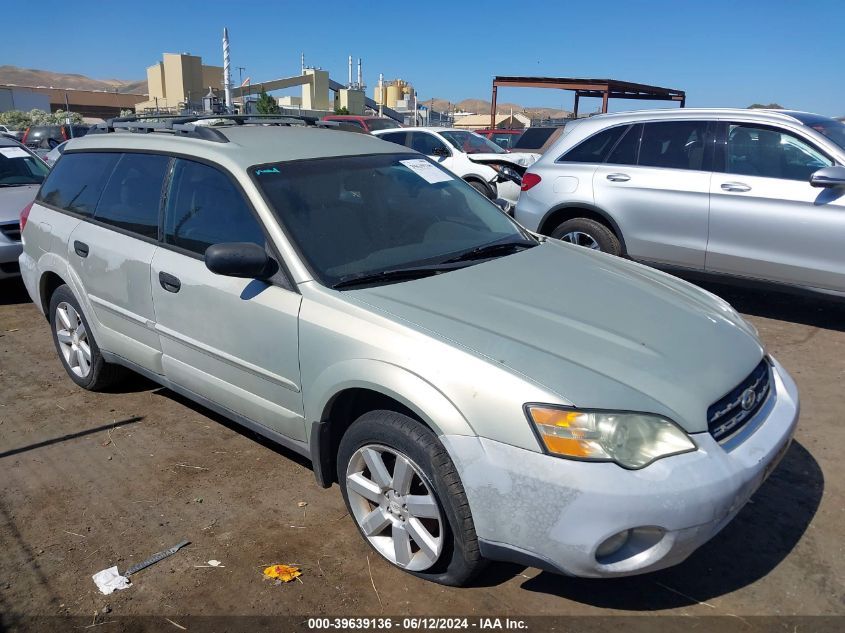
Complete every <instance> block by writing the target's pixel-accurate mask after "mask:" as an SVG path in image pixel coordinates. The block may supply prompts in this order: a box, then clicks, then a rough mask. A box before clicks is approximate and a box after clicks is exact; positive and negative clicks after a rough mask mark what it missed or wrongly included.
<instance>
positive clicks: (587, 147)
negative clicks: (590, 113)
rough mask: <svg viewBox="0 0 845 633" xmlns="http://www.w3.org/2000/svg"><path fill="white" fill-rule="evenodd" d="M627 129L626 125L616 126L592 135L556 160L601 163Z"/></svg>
mask: <svg viewBox="0 0 845 633" xmlns="http://www.w3.org/2000/svg"><path fill="white" fill-rule="evenodd" d="M627 129H628V126H627V125H618V126H616V127H612V128H608V129H606V130H603V131H601V132H599V133H598V134H594V135H593V136H591V137H590V138H588V139H587V140H585V141H582V142H581V143H579V144H578V145H576V146H575V147H573V148H572V149H571V150H569V151H568V152H566V154H564V155H563V156H561V157H560V158H559V159H558V160H559V161H562V162H566V163H602V162H604V159H605V157H606V156H607V155H608V154H609V153H610V150H611V149H612V148H613V146H614V145H615V144H616V141H618V140H619V138H620V137H621V136H622V134H624V133H625V130H627Z"/></svg>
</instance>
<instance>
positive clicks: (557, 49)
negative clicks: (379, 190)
mask: <svg viewBox="0 0 845 633" xmlns="http://www.w3.org/2000/svg"><path fill="white" fill-rule="evenodd" d="M37 5H38V8H37V13H38V14H39V15H50V16H54V17H55V18H56V19H58V20H59V22H61V23H65V24H68V25H69V28H68V29H62V30H61V32H60V34H59V35H58V37H57V38H56V39H53V40H46V39H42V38H41V37H39V35H38V34H37V33H36V32H34V31H33V30H32V29H30V28H26V27H25V25H26V24H30V23H32V20H33V19H36V18H34V16H33V8H32V7H31V6H29V5H28V4H27V3H24V2H16V3H4V7H3V21H4V23H5V24H7V25H8V24H11V25H18V27H13V28H7V29H4V30H3V35H2V38H0V64H13V65H17V66H24V67H28V68H41V69H46V70H53V71H58V72H74V73H81V74H85V75H89V76H91V77H95V78H99V79H104V78H120V79H142V78H144V77H145V76H146V75H145V69H146V67H147V66H149V65H151V64H153V63H155V62H156V61H157V60H158V59H160V57H161V53H162V52H165V51H166V52H183V51H187V52H191V53H193V54H195V55H201V56H202V57H203V60H204V62H205V63H207V64H216V65H219V64H222V61H221V52H220V51H221V45H220V39H221V35H222V31H223V27H224V26H228V27H229V32H230V35H231V47H232V65H233V66H244V67H246V73H245V76H246V75H249V76H251V77H252V79H253V81H259V80H266V79H271V78H277V77H284V76H288V75H292V74H297V73H298V72H299V54H300V52H304V53H305V57H306V63H308V64H310V65H316V66H321V67H323V68H325V69H327V70H329V71H330V73H331V75H332V77H333V78H334V79H336V80H338V81H345V77H346V59H347V56H348V55H350V54H351V55H353V56H354V57H355V58H357V57H359V56H360V57H363V59H364V79H365V81H366V83H367V84H368V85H369V86H371V87H372V86H373V85H374V84H375V83H376V82H377V80H378V73H379V72H383V73H384V75H385V78H395V77H401V78H403V79H407V80H409V81H411V82H412V83H413V84H414V86H415V87H416V89H417V91H418V94H419V95H420V98H421V99H426V98H429V97H432V96H435V97H441V98H445V99H450V100H452V101H459V100H461V99H464V98H470V97H473V98H482V99H489V97H490V83H491V79H492V77H493V76H494V75H497V74H498V75H508V74H513V75H546V76H570V77H597V78H605V77H610V78H614V79H621V80H625V81H633V82H638V83H648V84H655V85H661V86H666V87H670V88H679V89H683V90H686V91H687V103H688V105H690V106H739V107H745V106H747V105H749V104H751V103H753V102H761V103H770V102H777V103H780V104H782V105H784V106H787V107H792V108H798V109H802V110H810V111H814V112H818V113H821V114H826V115H831V116H842V115H845V82H843V70H842V59H843V58H845V39H843V34H845V6H843V3H842V2H841V0H816V1H815V2H813V3H812V5H811V8H806V7H805V6H802V5H804V3H800V2H788V1H784V0H757V1H753V2H752V1H741V0H740V1H737V0H734V1H732V2H727V1H723V0H711V1H708V2H702V1H700V0H699V1H695V2H693V1H688V0H675V1H674V2H667V1H658V0H655V1H642V2H638V1H636V0H628V1H627V2H621V1H617V0H603V1H600V2H584V1H576V2H553V1H549V2H533V1H530V0H520V1H516V2H515V1H511V2H499V1H496V0H488V1H487V2H462V1H458V2H444V1H443V0H440V1H436V0H422V1H420V2H414V3H409V2H379V1H375V2H350V1H348V0H347V1H345V2H335V1H334V0H322V1H320V2H303V1H302V0H299V1H297V2H288V1H286V0H271V1H269V2H263V3H260V2H255V1H252V2H239V1H236V0H230V1H229V2H220V1H219V0H206V1H205V2H196V1H194V0H179V1H178V2H176V1H173V0H171V1H169V2H161V1H159V0H145V1H144V2H141V3H138V2H131V3H115V2H84V1H77V2H72V3H69V2H67V1H63V2H58V1H53V0H39V1H38V3H37ZM806 6H810V5H806ZM64 11H68V12H69V13H70V14H71V16H70V17H69V19H68V20H67V21H64V20H62V19H61V18H60V16H61V15H62V13H63V12H64ZM36 20H37V21H38V22H39V23H42V22H43V20H42V18H37V19H36ZM237 76H238V73H237V71H236V70H235V71H234V77H235V78H237ZM368 92H370V93H371V89H370V90H368ZM499 99H500V101H513V102H518V103H521V104H523V105H528V106H548V107H560V108H566V109H571V105H572V95H571V93H562V92H559V91H553V90H518V89H503V90H501V91H500V92H499ZM582 103H583V105H582V109H584V108H585V106H586V108H587V109H588V110H589V109H595V108H597V107H598V105H599V104H598V102H597V101H593V100H585V101H583V102H582ZM653 105H655V104H654V103H649V102H623V101H617V102H615V103H613V102H611V106H612V108H613V109H617V110H618V109H631V108H636V107H646V106H653Z"/></svg>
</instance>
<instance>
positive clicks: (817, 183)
mask: <svg viewBox="0 0 845 633" xmlns="http://www.w3.org/2000/svg"><path fill="white" fill-rule="evenodd" d="M810 184H811V185H812V186H813V187H845V167H842V166H841V165H834V166H833V167H822V168H821V169H819V170H818V171H816V172H813V174H812V175H811V176H810Z"/></svg>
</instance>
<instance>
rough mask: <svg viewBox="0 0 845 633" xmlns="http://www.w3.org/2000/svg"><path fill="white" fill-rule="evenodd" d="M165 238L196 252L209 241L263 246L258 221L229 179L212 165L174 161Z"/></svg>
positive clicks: (200, 253)
mask: <svg viewBox="0 0 845 633" xmlns="http://www.w3.org/2000/svg"><path fill="white" fill-rule="evenodd" d="M164 241H165V243H166V244H171V245H172V246H176V247H179V248H182V249H185V250H187V251H190V252H192V253H196V254H198V255H204V254H205V250H206V249H207V248H208V247H209V246H211V245H212V244H222V243H226V242H251V243H253V244H258V245H259V246H261V247H262V248H264V246H265V241H266V240H265V237H264V232H263V231H262V230H261V224H260V223H259V221H258V219H257V218H256V217H255V216H254V215H253V214H252V211H251V210H250V207H249V205H248V204H247V202H246V200H245V199H244V197H243V194H241V192H240V190H239V189H238V188H237V187H236V186H235V185H234V183H233V182H232V180H231V179H230V178H229V177H228V176H227V175H226V174H224V173H223V172H221V171H220V170H218V169H215V168H214V167H209V166H208V165H204V164H202V163H197V162H194V161H190V160H181V159H180V160H177V161H176V168H175V170H174V172H173V181H172V183H171V185H170V191H169V193H168V196H167V209H166V211H165V220H164Z"/></svg>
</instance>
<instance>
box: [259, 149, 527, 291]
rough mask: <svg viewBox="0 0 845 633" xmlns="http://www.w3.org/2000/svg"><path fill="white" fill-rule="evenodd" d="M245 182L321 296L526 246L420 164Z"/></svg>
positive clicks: (315, 166) (378, 164)
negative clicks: (326, 290)
mask: <svg viewBox="0 0 845 633" xmlns="http://www.w3.org/2000/svg"><path fill="white" fill-rule="evenodd" d="M250 173H251V175H252V178H253V180H254V181H255V183H256V184H257V185H258V187H259V189H260V190H261V191H262V192H263V194H264V196H265V198H266V200H267V201H268V203H269V204H270V207H271V208H272V209H273V211H274V213H275V214H276V217H277V218H278V220H279V221H280V223H281V224H282V225H283V226H284V227H285V229H286V231H287V233H288V235H289V236H290V237H291V238H292V240H293V242H294V245H295V247H296V248H297V249H298V251H299V253H300V254H301V255H302V257H303V258H304V260H305V261H306V263H307V264H308V266H309V267H310V268H311V270H312V272H313V273H314V274H315V275H316V277H317V278H318V279H319V280H320V281H321V282H323V283H324V284H325V285H327V286H335V285H336V284H338V283H343V282H344V280H348V279H350V278H357V277H363V276H368V275H371V274H377V273H385V272H390V271H394V272H395V271H397V270H399V269H407V268H411V267H426V266H428V267H430V266H432V265H436V264H445V263H446V262H449V261H454V260H455V258H459V257H460V256H461V255H464V254H467V253H471V252H472V251H475V250H476V249H478V248H479V247H485V246H488V245H491V244H493V243H495V244H496V245H507V244H508V243H509V242H514V243H515V245H523V246H524V245H526V244H528V245H533V244H534V242H535V241H534V240H533V238H531V237H530V236H529V235H528V234H527V233H525V232H524V231H523V230H522V229H521V228H520V227H519V226H518V225H517V224H516V223H515V222H513V220H511V219H510V218H509V217H508V216H507V215H506V214H505V213H504V212H502V211H501V209H499V207H497V206H495V205H494V204H493V203H491V202H490V201H489V200H487V198H485V197H484V196H483V195H481V194H479V193H478V192H477V191H476V190H475V189H473V188H472V187H470V186H469V185H468V184H466V183H465V182H464V181H463V180H461V179H460V178H457V177H455V176H454V175H452V174H451V173H449V172H447V171H446V170H444V169H442V168H441V167H439V166H437V165H436V164H434V163H432V162H431V161H430V160H428V159H427V158H423V157H421V156H420V155H419V154H376V155H369V156H346V157H341V158H326V159H315V160H303V161H295V162H290V163H273V164H269V165H260V166H255V167H252V168H250ZM496 252H497V254H500V255H504V254H508V253H507V252H506V251H501V250H497V251H496ZM491 256H492V255H491ZM478 259H480V258H477V259H476V258H470V259H469V260H467V261H466V262H464V263H462V264H460V265H461V266H465V265H471V264H472V263H477V261H478ZM455 267H457V265H456V264H451V268H455ZM451 268H450V269H451Z"/></svg>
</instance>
